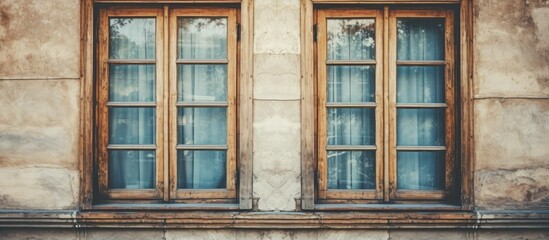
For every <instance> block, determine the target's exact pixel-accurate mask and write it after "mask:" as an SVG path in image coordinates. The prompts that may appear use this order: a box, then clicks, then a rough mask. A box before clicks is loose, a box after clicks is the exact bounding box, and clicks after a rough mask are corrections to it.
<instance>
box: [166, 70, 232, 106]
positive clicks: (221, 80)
mask: <svg viewBox="0 0 549 240" xmlns="http://www.w3.org/2000/svg"><path fill="white" fill-rule="evenodd" d="M177 77H178V84H177V100H178V101H191V102H194V101H196V102H204V101H227V65H225V64H222V65H221V64H220V65H206V64H200V65H197V64H193V65H182V64H180V65H178V72H177Z"/></svg>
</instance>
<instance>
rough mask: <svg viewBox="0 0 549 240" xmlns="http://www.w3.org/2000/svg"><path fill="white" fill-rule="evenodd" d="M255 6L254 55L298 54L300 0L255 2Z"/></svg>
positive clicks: (261, 0) (258, 0)
mask: <svg viewBox="0 0 549 240" xmlns="http://www.w3.org/2000/svg"><path fill="white" fill-rule="evenodd" d="M254 5H255V6H254V53H274V54H281V53H296V54H298V53H299V51H300V37H299V36H300V35H299V34H300V31H301V30H300V22H301V20H300V2H299V0H255V1H254Z"/></svg>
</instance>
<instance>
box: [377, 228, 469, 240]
mask: <svg viewBox="0 0 549 240" xmlns="http://www.w3.org/2000/svg"><path fill="white" fill-rule="evenodd" d="M389 235H390V237H389V238H387V239H391V240H393V239H394V240H397V239H398V240H432V239H445V240H467V239H472V238H468V237H467V236H468V235H467V232H466V231H451V230H427V229H421V230H390V231H389Z"/></svg>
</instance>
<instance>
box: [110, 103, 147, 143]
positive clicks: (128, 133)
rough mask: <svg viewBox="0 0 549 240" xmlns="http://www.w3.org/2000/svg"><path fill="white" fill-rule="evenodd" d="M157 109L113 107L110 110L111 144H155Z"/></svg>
mask: <svg viewBox="0 0 549 240" xmlns="http://www.w3.org/2000/svg"><path fill="white" fill-rule="evenodd" d="M155 110H156V109H155V108H151V107H149V108H137V107H113V108H110V109H109V143H110V144H154V143H155V139H156V135H155V126H156V118H155Z"/></svg>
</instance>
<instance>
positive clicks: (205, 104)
mask: <svg viewBox="0 0 549 240" xmlns="http://www.w3.org/2000/svg"><path fill="white" fill-rule="evenodd" d="M175 105H176V106H177V107H226V106H229V104H228V103H227V102H217V101H216V102H214V101H211V102H178V103H176V104H175Z"/></svg>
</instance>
